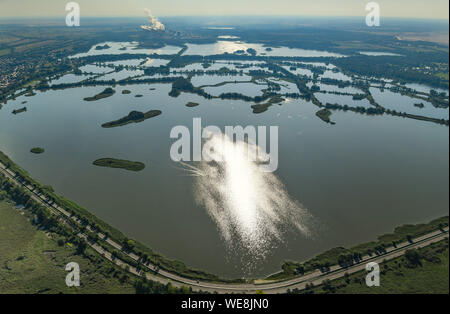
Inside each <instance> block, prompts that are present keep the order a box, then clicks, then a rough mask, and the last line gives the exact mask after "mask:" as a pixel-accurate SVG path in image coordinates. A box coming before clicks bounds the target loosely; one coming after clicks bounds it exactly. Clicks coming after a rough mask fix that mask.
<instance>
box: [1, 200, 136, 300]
mask: <svg viewBox="0 0 450 314" xmlns="http://www.w3.org/2000/svg"><path fill="white" fill-rule="evenodd" d="M31 218H32V217H31V216H28V213H27V212H26V211H22V210H18V209H16V208H14V207H13V205H12V204H10V203H7V202H5V201H0V294H2V293H14V294H15V293H30V294H31V293H83V294H84V293H134V292H135V289H134V287H133V286H132V284H131V283H129V282H124V283H121V282H120V280H119V279H118V278H116V277H114V276H115V274H118V273H123V272H122V271H120V270H118V269H117V268H116V267H114V266H113V265H112V264H111V263H108V262H106V261H103V259H102V258H101V257H99V256H97V255H96V253H94V252H93V251H92V250H91V249H90V248H88V249H87V250H86V257H84V256H81V255H76V254H75V249H74V248H71V247H70V245H68V244H64V245H62V246H59V245H58V241H57V240H58V237H57V235H55V234H47V233H45V232H44V231H40V230H38V229H37V228H36V227H35V226H34V225H32V224H31V223H30V219H31ZM69 262H76V263H78V264H79V265H80V270H81V276H80V281H81V286H80V287H72V288H69V287H67V286H66V284H65V278H66V275H67V272H66V271H65V265H66V264H67V263H69Z"/></svg>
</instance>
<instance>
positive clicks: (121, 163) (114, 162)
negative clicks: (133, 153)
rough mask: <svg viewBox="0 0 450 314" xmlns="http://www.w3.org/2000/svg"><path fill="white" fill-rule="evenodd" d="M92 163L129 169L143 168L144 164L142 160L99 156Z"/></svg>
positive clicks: (138, 169)
mask: <svg viewBox="0 0 450 314" xmlns="http://www.w3.org/2000/svg"><path fill="white" fill-rule="evenodd" d="M92 164H93V165H95V166H99V167H108V168H119V169H124V170H129V171H141V170H142V169H144V168H145V165H144V164H143V163H142V162H137V161H129V160H122V159H114V158H100V159H97V160H96V161H94V162H93V163H92Z"/></svg>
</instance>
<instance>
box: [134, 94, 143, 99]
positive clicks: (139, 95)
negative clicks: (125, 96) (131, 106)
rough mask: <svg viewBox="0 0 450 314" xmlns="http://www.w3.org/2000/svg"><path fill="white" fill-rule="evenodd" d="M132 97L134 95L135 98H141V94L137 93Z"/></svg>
mask: <svg viewBox="0 0 450 314" xmlns="http://www.w3.org/2000/svg"><path fill="white" fill-rule="evenodd" d="M134 97H136V98H141V97H143V95H141V94H137V95H135V96H134Z"/></svg>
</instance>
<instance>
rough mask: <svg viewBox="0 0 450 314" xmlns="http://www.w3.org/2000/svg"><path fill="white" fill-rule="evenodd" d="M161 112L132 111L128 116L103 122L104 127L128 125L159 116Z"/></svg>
mask: <svg viewBox="0 0 450 314" xmlns="http://www.w3.org/2000/svg"><path fill="white" fill-rule="evenodd" d="M161 113H162V112H161V111H160V110H150V111H148V112H146V113H143V112H140V111H131V112H130V113H129V114H128V116H126V117H123V118H121V119H119V120H115V121H111V122H107V123H104V124H102V128H114V127H117V126H123V125H126V124H128V123H139V122H142V121H145V120H147V119H149V118H153V117H156V116H159V115H160V114H161Z"/></svg>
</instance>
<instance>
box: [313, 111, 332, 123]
mask: <svg viewBox="0 0 450 314" xmlns="http://www.w3.org/2000/svg"><path fill="white" fill-rule="evenodd" d="M316 116H318V117H319V118H320V119H321V120H322V121H324V122H326V123H330V124H335V123H334V122H332V121H331V120H330V116H331V111H330V110H328V109H322V110H319V111H317V112H316Z"/></svg>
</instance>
